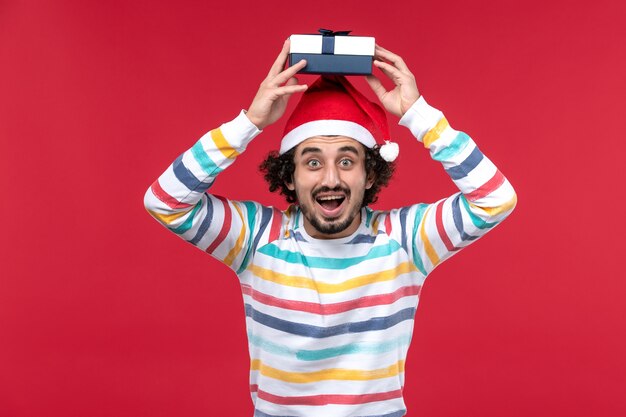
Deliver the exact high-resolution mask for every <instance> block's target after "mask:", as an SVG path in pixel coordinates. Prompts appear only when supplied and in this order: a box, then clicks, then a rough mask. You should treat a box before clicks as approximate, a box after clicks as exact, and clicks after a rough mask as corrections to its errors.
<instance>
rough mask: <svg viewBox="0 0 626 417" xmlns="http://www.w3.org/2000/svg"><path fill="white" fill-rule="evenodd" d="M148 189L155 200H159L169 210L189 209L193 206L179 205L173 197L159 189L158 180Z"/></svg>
mask: <svg viewBox="0 0 626 417" xmlns="http://www.w3.org/2000/svg"><path fill="white" fill-rule="evenodd" d="M150 189H151V190H152V193H153V194H154V196H155V197H156V198H158V199H159V200H161V202H163V203H165V204H166V205H167V206H168V207H169V208H171V209H174V210H176V209H183V208H189V207H191V206H193V204H188V203H181V202H180V201H178V200H176V199H175V198H174V197H172V196H171V195H169V194H168V193H167V192H166V191H165V190H164V189H163V188H162V187H161V184H159V180H156V181H155V182H153V183H152V186H151V187H150Z"/></svg>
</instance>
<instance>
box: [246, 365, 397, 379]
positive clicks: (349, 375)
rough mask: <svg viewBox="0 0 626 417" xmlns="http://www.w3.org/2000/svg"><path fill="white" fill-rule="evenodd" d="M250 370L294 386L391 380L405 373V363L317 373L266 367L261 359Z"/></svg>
mask: <svg viewBox="0 0 626 417" xmlns="http://www.w3.org/2000/svg"><path fill="white" fill-rule="evenodd" d="M250 370H252V371H260V372H261V374H262V375H264V376H267V377H269V378H274V379H278V380H281V381H285V382H291V383H294V384H307V383H310V382H317V381H326V380H329V379H332V380H342V381H369V380H372V379H382V378H390V377H393V376H396V375H398V374H399V373H401V372H404V361H403V360H399V361H398V362H396V363H394V364H393V365H391V366H388V367H386V368H379V369H373V370H371V371H362V370H358V369H343V368H329V369H323V370H321V371H316V372H287V371H282V370H280V369H276V368H272V367H271V366H267V365H265V364H264V363H263V362H261V361H260V360H259V359H253V360H252V361H251V362H250Z"/></svg>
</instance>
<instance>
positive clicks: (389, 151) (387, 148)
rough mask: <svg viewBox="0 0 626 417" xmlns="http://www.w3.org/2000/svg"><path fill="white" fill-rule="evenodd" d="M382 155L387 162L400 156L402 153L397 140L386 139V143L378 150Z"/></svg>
mask: <svg viewBox="0 0 626 417" xmlns="http://www.w3.org/2000/svg"><path fill="white" fill-rule="evenodd" d="M378 152H379V153H380V156H381V157H382V158H383V159H384V160H385V161H387V162H393V161H395V160H396V158H397V157H398V154H399V153H400V147H399V146H398V144H397V143H395V142H389V141H388V140H386V141H385V144H384V145H382V146H381V147H380V149H379V151H378Z"/></svg>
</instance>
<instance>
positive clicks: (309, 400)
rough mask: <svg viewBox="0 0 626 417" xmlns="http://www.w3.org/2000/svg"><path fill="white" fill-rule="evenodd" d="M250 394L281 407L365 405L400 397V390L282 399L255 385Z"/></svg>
mask: <svg viewBox="0 0 626 417" xmlns="http://www.w3.org/2000/svg"><path fill="white" fill-rule="evenodd" d="M250 392H256V393H257V396H258V397H259V398H260V399H262V400H265V401H269V402H271V403H274V404H281V405H328V404H365V403H371V402H374V401H385V400H390V399H392V398H400V397H402V390H399V389H397V390H394V391H388V392H377V393H374V394H360V395H341V394H326V395H302V396H296V397H282V396H279V395H274V394H270V393H269V392H265V391H262V390H260V389H259V386H258V385H256V384H254V385H250Z"/></svg>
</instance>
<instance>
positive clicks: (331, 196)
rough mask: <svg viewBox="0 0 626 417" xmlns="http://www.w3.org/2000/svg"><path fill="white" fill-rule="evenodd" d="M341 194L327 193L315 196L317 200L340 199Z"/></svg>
mask: <svg viewBox="0 0 626 417" xmlns="http://www.w3.org/2000/svg"><path fill="white" fill-rule="evenodd" d="M342 198H343V196H339V195H327V196H325V197H317V199H318V200H322V201H327V200H340V199H342Z"/></svg>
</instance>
